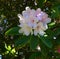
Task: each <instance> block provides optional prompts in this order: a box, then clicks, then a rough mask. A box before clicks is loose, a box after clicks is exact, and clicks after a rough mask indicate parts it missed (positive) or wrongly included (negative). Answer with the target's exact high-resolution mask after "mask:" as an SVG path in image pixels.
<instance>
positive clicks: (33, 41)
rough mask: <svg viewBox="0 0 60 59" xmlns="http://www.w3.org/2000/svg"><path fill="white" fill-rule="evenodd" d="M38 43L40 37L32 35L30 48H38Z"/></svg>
mask: <svg viewBox="0 0 60 59" xmlns="http://www.w3.org/2000/svg"><path fill="white" fill-rule="evenodd" d="M37 45H38V37H36V36H34V37H33V36H32V37H31V40H30V48H31V49H32V50H34V49H36V48H37Z"/></svg>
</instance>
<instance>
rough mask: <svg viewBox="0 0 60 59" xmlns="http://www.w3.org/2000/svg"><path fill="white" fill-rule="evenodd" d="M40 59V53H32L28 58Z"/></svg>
mask: <svg viewBox="0 0 60 59" xmlns="http://www.w3.org/2000/svg"><path fill="white" fill-rule="evenodd" d="M40 58H41V53H40V52H34V53H32V55H31V56H30V58H29V59H40Z"/></svg>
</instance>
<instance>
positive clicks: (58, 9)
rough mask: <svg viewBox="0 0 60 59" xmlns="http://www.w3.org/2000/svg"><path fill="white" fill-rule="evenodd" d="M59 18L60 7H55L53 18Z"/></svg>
mask: <svg viewBox="0 0 60 59" xmlns="http://www.w3.org/2000/svg"><path fill="white" fill-rule="evenodd" d="M59 16H60V6H53V7H52V13H51V17H52V18H58V17H59Z"/></svg>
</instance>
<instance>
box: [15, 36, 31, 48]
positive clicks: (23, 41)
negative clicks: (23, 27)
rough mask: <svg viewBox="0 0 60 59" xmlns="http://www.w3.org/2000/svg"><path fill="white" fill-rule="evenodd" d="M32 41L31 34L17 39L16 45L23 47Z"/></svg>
mask: <svg viewBox="0 0 60 59" xmlns="http://www.w3.org/2000/svg"><path fill="white" fill-rule="evenodd" d="M29 41H30V37H29V36H27V37H26V36H22V37H20V38H19V39H18V40H15V47H19V48H22V47H24V46H25V45H26V44H27V43H28V42H29Z"/></svg>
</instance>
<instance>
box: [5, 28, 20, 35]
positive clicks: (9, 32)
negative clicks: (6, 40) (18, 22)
mask: <svg viewBox="0 0 60 59" xmlns="http://www.w3.org/2000/svg"><path fill="white" fill-rule="evenodd" d="M19 29H20V28H19V27H13V28H10V29H9V30H7V31H6V32H5V35H19Z"/></svg>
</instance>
